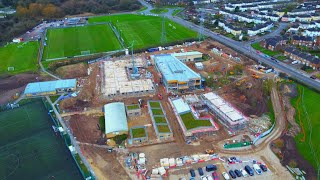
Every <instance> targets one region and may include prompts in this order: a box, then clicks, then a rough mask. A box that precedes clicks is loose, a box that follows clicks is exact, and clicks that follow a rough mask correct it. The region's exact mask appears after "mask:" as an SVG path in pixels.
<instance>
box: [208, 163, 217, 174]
mask: <svg viewBox="0 0 320 180" xmlns="http://www.w3.org/2000/svg"><path fill="white" fill-rule="evenodd" d="M215 170H217V166H216V165H213V164H208V165H206V171H207V172H210V171H215Z"/></svg>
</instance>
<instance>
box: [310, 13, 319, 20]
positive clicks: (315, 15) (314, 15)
mask: <svg viewBox="0 0 320 180" xmlns="http://www.w3.org/2000/svg"><path fill="white" fill-rule="evenodd" d="M311 18H312V20H313V21H317V20H320V13H314V14H311Z"/></svg>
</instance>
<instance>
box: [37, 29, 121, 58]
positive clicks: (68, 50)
mask: <svg viewBox="0 0 320 180" xmlns="http://www.w3.org/2000/svg"><path fill="white" fill-rule="evenodd" d="M120 48H121V45H120V43H119V41H118V39H117V38H116V36H115V35H114V33H113V31H112V30H111V28H110V27H109V25H107V24H100V25H89V26H78V27H68V28H58V29H49V30H48V31H47V40H46V46H45V48H44V52H43V59H44V60H46V59H54V58H63V57H71V56H77V55H82V54H83V52H86V53H88V54H93V53H99V52H107V51H113V50H118V49H120Z"/></svg>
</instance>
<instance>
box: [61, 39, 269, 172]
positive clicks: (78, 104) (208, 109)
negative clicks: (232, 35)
mask: <svg viewBox="0 0 320 180" xmlns="http://www.w3.org/2000/svg"><path fill="white" fill-rule="evenodd" d="M219 46H221V45H220V44H218V43H216V42H213V41H210V40H207V41H204V42H202V43H201V44H198V43H185V44H183V45H177V46H172V47H168V48H163V50H161V51H155V52H151V53H149V52H144V53H140V54H135V55H134V56H132V55H131V56H121V57H113V58H106V59H105V60H101V61H98V62H95V63H91V64H89V65H88V69H87V72H86V74H87V75H86V76H82V77H81V78H78V82H79V85H78V86H79V88H78V89H77V90H78V91H79V93H78V94H77V96H76V97H72V98H66V99H64V100H62V101H59V102H58V103H57V104H58V105H59V108H60V112H61V116H63V117H64V119H65V120H66V122H67V124H68V125H69V126H70V129H71V131H72V133H73V134H74V135H75V136H76V137H77V141H79V142H80V146H81V148H82V149H83V153H84V155H85V156H86V157H87V158H88V160H89V162H93V163H94V164H95V165H94V166H93V169H94V171H95V172H98V173H97V174H100V175H101V176H106V177H108V175H107V174H106V173H107V172H108V171H106V169H104V167H103V166H99V163H98V162H96V160H97V157H99V158H100V159H101V158H102V159H104V158H107V157H108V158H110V156H113V158H117V159H118V160H119V165H120V166H123V167H125V166H126V165H125V163H124V162H125V161H124V160H125V158H124V157H123V155H124V154H123V153H121V152H123V150H121V149H119V147H120V148H123V147H126V149H125V150H126V151H135V152H136V151H138V152H143V153H145V155H146V158H147V159H148V163H147V165H146V166H140V165H139V168H138V169H135V168H134V169H132V170H128V169H126V167H125V169H124V172H125V171H127V173H129V176H130V173H133V174H135V173H136V172H140V173H141V174H143V172H145V171H139V169H140V170H143V169H148V168H152V167H155V165H157V164H158V162H159V160H160V159H162V158H164V157H165V156H166V155H167V156H168V155H169V157H179V156H181V155H192V153H195V152H198V153H206V152H205V150H206V149H212V152H219V151H220V149H221V150H222V149H225V150H226V148H224V146H225V144H228V146H225V147H233V146H234V147H238V148H239V147H240V148H247V147H251V146H252V142H253V141H254V139H255V138H256V137H257V136H258V135H259V134H261V133H263V132H264V131H267V130H268V128H270V126H271V125H272V123H271V120H270V118H269V117H267V115H266V114H267V113H268V112H269V109H268V108H269V107H268V105H267V102H268V99H267V96H265V95H264V92H263V85H264V82H263V81H264V80H267V79H269V78H271V77H273V76H272V75H271V73H266V72H263V71H260V70H257V69H256V68H254V66H253V65H254V62H253V61H250V60H249V59H247V58H246V57H242V56H241V55H238V54H237V53H235V52H233V51H232V50H230V49H228V48H224V53H225V54H229V55H228V56H226V55H219V54H217V53H215V52H214V50H213V49H214V48H218V47H219ZM219 49H222V48H221V47H220V48H219ZM192 52H195V53H192ZM196 52H198V53H196ZM188 55H190V57H188ZM199 56H201V57H202V60H199ZM74 66H76V65H73V66H72V68H70V72H71V73H72V70H73V69H74V68H76V67H74ZM64 73H65V74H68V69H64ZM68 77H70V75H69V76H68ZM118 102H121V103H123V105H121V106H122V107H123V110H124V111H123V112H121V113H120V112H118V110H117V111H115V110H106V109H105V111H108V112H110V113H111V114H108V115H106V114H104V113H106V112H105V111H103V107H104V106H105V105H108V104H112V103H118ZM257 103H259V104H257ZM122 107H121V109H122ZM118 109H119V108H118ZM113 114H114V115H113ZM117 114H118V115H117ZM119 114H123V115H121V118H120V116H119ZM262 115H263V116H262ZM101 117H104V119H105V128H104V127H102V126H103V125H102V124H101V120H100V119H101ZM116 117H117V118H116ZM112 119H115V120H117V121H120V119H123V120H121V122H118V124H121V127H120V126H118V125H117V127H113V125H112V129H113V130H110V129H109V130H107V129H108V126H107V124H108V123H116V124H117V122H116V121H115V120H112ZM107 120H108V122H107ZM109 121H110V122H109ZM122 121H123V122H126V123H125V124H123V123H122ZM109 126H110V125H109ZM124 126H125V127H124ZM110 127H111V126H110ZM262 127H264V128H262ZM117 128H120V129H117ZM107 131H108V132H111V131H112V133H113V134H114V135H112V137H111V136H110V135H108V133H107ZM120 135H121V136H122V135H125V136H126V137H127V138H126V140H124V141H121V142H118V140H117V139H115V138H114V136H120ZM242 136H243V137H245V138H243V137H242ZM242 142H249V144H248V145H249V146H243V147H242V145H241V146H239V145H237V144H239V143H240V144H241V143H242ZM215 143H216V144H218V145H219V147H216V148H212V144H215ZM173 144H175V146H177V147H178V148H170V146H172V145H173ZM233 144H234V145H233ZM89 146H95V148H94V149H95V150H94V151H93V150H92V148H93V147H91V148H89ZM108 148H109V149H110V148H112V149H113V151H117V152H118V153H116V154H114V153H111V154H108V155H105V156H101V153H104V152H105V151H106V149H108ZM176 149H180V151H179V152H178V151H176ZM231 149H232V148H231ZM100 151H101V152H100ZM159 151H161V152H164V154H159V153H158V154H155V153H154V152H159ZM212 152H211V153H212ZM99 158H98V159H99ZM122 158H124V159H123V161H121V159H122ZM104 161H106V162H107V161H108V159H104ZM142 161H143V160H142ZM142 161H141V162H142ZM200 162H201V161H200ZM123 163H124V164H123ZM130 166H132V165H130ZM166 169H167V168H166ZM136 170H137V171H136ZM166 172H167V170H166ZM133 174H131V175H133ZM109 177H110V176H109ZM122 178H123V177H122ZM131 178H132V177H131Z"/></svg>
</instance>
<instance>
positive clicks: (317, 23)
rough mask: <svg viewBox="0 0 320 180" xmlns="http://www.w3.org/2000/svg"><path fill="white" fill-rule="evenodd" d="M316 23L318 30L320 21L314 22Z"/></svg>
mask: <svg viewBox="0 0 320 180" xmlns="http://www.w3.org/2000/svg"><path fill="white" fill-rule="evenodd" d="M314 23H315V24H316V26H317V28H320V20H318V21H314Z"/></svg>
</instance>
